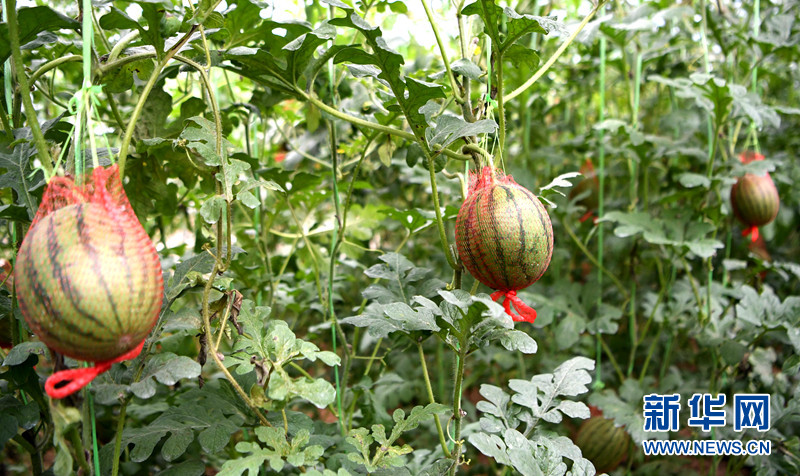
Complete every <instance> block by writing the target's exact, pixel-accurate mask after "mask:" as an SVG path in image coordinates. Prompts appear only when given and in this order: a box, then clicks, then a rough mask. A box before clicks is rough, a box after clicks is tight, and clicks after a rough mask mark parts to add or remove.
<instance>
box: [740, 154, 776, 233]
mask: <svg viewBox="0 0 800 476" xmlns="http://www.w3.org/2000/svg"><path fill="white" fill-rule="evenodd" d="M740 160H741V161H742V162H743V163H745V164H746V163H748V162H752V161H754V160H764V156H763V155H761V154H756V153H753V152H745V153H743V154H742V155H741V156H740ZM780 204H781V201H780V197H779V196H778V189H777V188H776V187H775V182H773V181H772V177H770V176H769V174H768V173H766V174H764V175H754V174H745V175H744V177H739V178H738V179H737V180H736V183H735V184H734V185H733V187H732V188H731V208H733V213H734V215H736V218H738V219H739V221H741V222H742V223H743V224H744V225H745V226H746V228H745V230H744V232H743V233H742V235H743V236H747V235H751V239H752V241H756V240H758V236H759V234H758V227H759V226H763V225H766V224H768V223H770V222H772V220H774V219H775V217H776V216H777V215H778V210H779V209H780Z"/></svg>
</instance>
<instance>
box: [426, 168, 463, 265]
mask: <svg viewBox="0 0 800 476" xmlns="http://www.w3.org/2000/svg"><path fill="white" fill-rule="evenodd" d="M428 172H429V173H430V176H431V195H432V196H433V211H434V212H435V213H436V225H437V228H438V229H439V239H440V241H441V242H442V251H444V256H445V257H446V258H447V263H448V264H449V265H450V267H451V268H453V269H455V270H458V269H461V267H460V266H459V265H458V263H456V260H455V257H454V256H453V254H452V253H451V252H450V245H449V244H448V241H447V232H446V231H445V229H444V219H443V218H442V210H441V208H440V207H439V191H438V190H437V188H436V171H435V170H434V164H433V158H428Z"/></svg>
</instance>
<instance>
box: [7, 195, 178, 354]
mask: <svg viewBox="0 0 800 476" xmlns="http://www.w3.org/2000/svg"><path fill="white" fill-rule="evenodd" d="M15 279H16V286H17V297H18V300H19V306H20V311H21V312H22V314H23V316H24V317H25V320H26V322H27V323H28V325H29V326H30V328H31V330H33V332H34V333H35V334H36V335H37V336H39V338H40V339H41V340H42V341H43V342H44V343H45V344H47V345H48V346H49V347H51V348H53V349H54V350H56V351H58V352H60V353H62V354H64V355H67V356H69V357H73V358H75V359H79V360H87V361H93V362H101V361H106V360H110V359H113V358H115V357H118V356H120V355H122V354H124V353H126V352H128V351H130V350H131V349H133V348H134V347H136V345H138V344H139V343H140V342H141V341H142V340H143V339H144V338H145V337H146V336H147V334H148V333H149V332H150V329H151V328H152V326H153V325H154V323H155V320H156V318H157V317H158V312H159V310H160V308H161V299H162V293H163V281H162V276H161V266H160V263H159V259H158V254H157V253H156V250H155V248H154V247H153V243H152V242H151V241H150V239H149V237H148V236H147V234H146V233H145V231H144V229H143V228H142V227H141V225H140V224H139V223H138V221H137V220H136V218H135V216H133V214H132V213H131V214H130V215H127V214H121V213H116V214H114V216H113V217H112V216H111V215H110V214H109V213H108V211H107V210H106V208H105V207H103V206H101V205H99V204H95V203H80V204H76V205H68V206H65V207H63V208H59V209H57V210H55V211H53V212H51V213H49V214H47V215H45V216H43V217H42V218H41V219H40V220H38V221H37V222H35V223H34V225H33V226H32V227H31V229H30V230H29V231H28V234H27V235H26V236H25V239H24V240H23V242H22V246H21V248H20V250H19V254H18V259H17V267H16V269H15Z"/></svg>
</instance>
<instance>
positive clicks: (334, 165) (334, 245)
mask: <svg viewBox="0 0 800 476" xmlns="http://www.w3.org/2000/svg"><path fill="white" fill-rule="evenodd" d="M331 8H333V7H331ZM332 65H333V63H330V66H332ZM331 79H333V78H331ZM330 84H331V87H333V82H331V83H330ZM328 135H329V136H330V142H331V147H330V148H331V179H332V180H333V204H334V210H335V216H334V221H335V224H334V226H333V230H332V232H331V233H332V235H333V237H332V242H331V257H330V264H329V268H328V314H329V316H330V319H331V323H332V325H331V342H332V343H333V352H334V353H336V327H337V323H338V322H337V320H336V310H335V309H334V307H333V280H334V277H335V276H336V255H337V254H338V250H339V246H340V244H341V238H342V237H343V235H344V227H343V223H342V218H341V217H342V211H341V206H340V203H339V181H338V177H337V176H336V174H337V172H338V170H339V154H338V153H337V152H336V148H337V145H336V125H335V124H334V123H333V121H328ZM345 213H347V211H345ZM345 344H346V342H345ZM344 354H345V355H346V354H347V347H346V346H345V352H344ZM333 375H334V380H335V382H336V409H337V411H338V415H339V429H340V430H341V432H342V436H344V435H345V434H346V432H345V424H344V413H343V412H342V387H341V382H340V381H339V367H338V366H336V367H334V368H333Z"/></svg>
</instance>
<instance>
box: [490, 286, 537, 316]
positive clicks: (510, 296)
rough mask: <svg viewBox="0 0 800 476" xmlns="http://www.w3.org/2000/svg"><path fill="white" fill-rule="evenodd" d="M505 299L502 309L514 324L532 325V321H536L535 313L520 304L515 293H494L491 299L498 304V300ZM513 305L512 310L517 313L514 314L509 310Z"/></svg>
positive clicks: (520, 301) (528, 307)
mask: <svg viewBox="0 0 800 476" xmlns="http://www.w3.org/2000/svg"><path fill="white" fill-rule="evenodd" d="M502 297H505V298H506V299H505V302H503V307H504V308H505V309H506V313H507V314H508V315H509V316H511V319H513V320H514V321H515V322H530V323H531V324H533V321H535V320H536V311H535V310H534V309H533V308H532V307H530V306H528V305H527V304H525V303H524V302H522V299H520V298H518V297H517V292H516V291H513V290H512V291H496V292H494V293H492V299H494V300H495V301H496V302H500V298H502ZM512 304H513V305H514V309H515V310H516V311H517V313H516V314H515V313H514V312H513V311H512V310H511V305H512Z"/></svg>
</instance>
